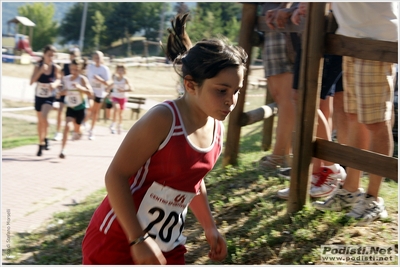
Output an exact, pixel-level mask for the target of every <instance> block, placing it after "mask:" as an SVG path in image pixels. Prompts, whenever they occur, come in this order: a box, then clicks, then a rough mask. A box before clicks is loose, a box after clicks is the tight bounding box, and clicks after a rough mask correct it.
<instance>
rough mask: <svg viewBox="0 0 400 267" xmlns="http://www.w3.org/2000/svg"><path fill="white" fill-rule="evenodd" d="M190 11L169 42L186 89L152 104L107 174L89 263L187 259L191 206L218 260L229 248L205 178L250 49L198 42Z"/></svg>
mask: <svg viewBox="0 0 400 267" xmlns="http://www.w3.org/2000/svg"><path fill="white" fill-rule="evenodd" d="M187 15H188V14H185V15H184V16H183V18H180V17H177V18H176V22H175V25H177V24H180V27H176V28H175V29H176V31H175V32H176V34H174V32H173V31H171V32H170V36H169V39H168V44H167V49H166V50H167V51H166V53H167V56H168V58H169V59H170V60H172V61H174V66H175V69H176V70H177V72H178V74H179V75H181V77H182V78H183V79H184V82H183V83H184V86H185V93H184V95H183V96H182V97H180V98H178V99H175V100H173V101H165V102H163V103H161V104H158V105H156V106H155V107H153V108H152V109H150V110H149V111H148V112H147V113H146V114H145V115H144V116H143V117H142V118H140V119H139V120H138V121H137V122H136V123H135V124H134V125H133V126H132V128H131V129H130V130H129V132H128V133H127V135H126V137H125V139H124V141H123V142H122V144H121V146H120V147H119V149H118V151H117V153H116V155H115V157H114V159H113V160H112V162H111V164H110V166H109V168H108V170H107V173H106V175H105V183H106V188H107V192H108V195H107V196H106V198H105V199H104V200H103V202H102V203H101V204H100V206H99V207H98V208H97V210H96V211H95V212H94V214H93V217H92V219H91V221H90V223H89V226H88V229H87V231H86V234H85V237H84V240H83V244H82V252H83V264H104V265H105V264H124V265H128V264H184V263H185V257H184V254H185V252H186V248H185V241H186V237H185V236H184V235H183V233H182V232H183V229H184V225H185V216H186V212H187V208H188V207H189V208H190V209H191V210H192V212H193V214H194V216H195V217H196V218H197V220H198V221H199V223H200V225H201V226H202V228H203V229H204V232H205V236H206V239H207V242H208V244H209V245H210V251H209V254H208V256H209V257H210V259H211V260H215V261H221V260H223V259H224V258H225V257H226V255H227V245H226V242H225V239H224V238H223V236H222V235H221V234H220V232H219V231H218V229H217V227H216V225H215V222H214V219H213V217H212V215H211V211H210V207H209V204H208V200H207V193H206V187H205V183H204V177H205V176H206V175H207V173H208V172H209V171H210V170H211V169H212V168H213V166H214V165H215V163H216V161H217V159H218V157H219V155H220V154H221V151H222V141H223V140H222V139H223V124H222V121H223V120H225V118H226V117H227V116H228V115H229V114H230V112H231V111H232V110H233V108H234V107H235V105H236V103H237V99H238V95H239V90H240V88H242V86H243V77H244V72H245V64H246V60H247V54H246V52H245V51H244V50H243V49H242V48H241V47H237V46H232V45H229V44H227V43H226V42H224V41H221V40H220V39H210V40H202V41H200V42H198V43H197V44H195V45H194V46H193V47H192V44H191V42H190V39H189V38H188V36H187V34H186V33H185V31H184V25H185V20H186V18H187ZM182 44H183V45H182ZM178 67H179V69H178Z"/></svg>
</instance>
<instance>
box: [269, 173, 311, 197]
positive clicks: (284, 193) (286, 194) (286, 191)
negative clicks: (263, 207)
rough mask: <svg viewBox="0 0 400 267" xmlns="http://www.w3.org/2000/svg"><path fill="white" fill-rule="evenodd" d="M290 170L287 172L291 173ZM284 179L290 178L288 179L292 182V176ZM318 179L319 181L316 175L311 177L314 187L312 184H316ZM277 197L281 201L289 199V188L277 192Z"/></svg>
mask: <svg viewBox="0 0 400 267" xmlns="http://www.w3.org/2000/svg"><path fill="white" fill-rule="evenodd" d="M288 169H289V170H286V171H289V172H290V168H288ZM278 176H279V173H278ZM282 177H284V178H286V177H288V178H286V179H289V180H290V174H289V176H284V175H282ZM317 179H318V177H317V176H316V175H315V174H313V175H312V176H311V186H312V183H315V182H316V180H317ZM276 195H277V196H278V197H279V198H281V199H289V187H288V188H285V189H281V190H279V191H278V192H276ZM310 196H311V188H310Z"/></svg>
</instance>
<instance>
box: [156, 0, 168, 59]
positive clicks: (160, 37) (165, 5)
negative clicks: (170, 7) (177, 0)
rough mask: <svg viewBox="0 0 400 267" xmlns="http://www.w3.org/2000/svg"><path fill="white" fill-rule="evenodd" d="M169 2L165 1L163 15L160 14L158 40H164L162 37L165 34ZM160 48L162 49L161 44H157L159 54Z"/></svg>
mask: <svg viewBox="0 0 400 267" xmlns="http://www.w3.org/2000/svg"><path fill="white" fill-rule="evenodd" d="M167 4H168V3H166V2H164V3H163V6H162V10H161V15H160V31H159V32H158V41H160V42H161V41H162V37H163V34H164V20H165V11H166V8H167ZM160 49H161V46H160V45H158V46H157V55H159V54H160Z"/></svg>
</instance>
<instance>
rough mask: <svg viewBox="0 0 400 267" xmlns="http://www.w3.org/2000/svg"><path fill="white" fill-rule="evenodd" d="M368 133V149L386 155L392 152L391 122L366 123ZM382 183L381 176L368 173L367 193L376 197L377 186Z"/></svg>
mask: <svg viewBox="0 0 400 267" xmlns="http://www.w3.org/2000/svg"><path fill="white" fill-rule="evenodd" d="M365 126H366V128H367V129H368V132H369V133H370V137H371V138H370V145H369V150H370V151H373V152H376V153H379V154H383V155H386V156H389V155H392V154H393V136H392V130H391V122H390V121H384V122H378V123H373V124H366V125H365ZM381 183H382V176H379V175H376V174H371V173H370V174H369V184H368V189H367V194H370V195H372V196H374V197H375V198H377V197H378V193H379V188H380V186H381Z"/></svg>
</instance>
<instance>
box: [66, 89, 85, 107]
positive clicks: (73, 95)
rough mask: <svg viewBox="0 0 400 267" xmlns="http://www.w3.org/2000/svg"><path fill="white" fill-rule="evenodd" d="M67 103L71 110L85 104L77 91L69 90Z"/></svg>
mask: <svg viewBox="0 0 400 267" xmlns="http://www.w3.org/2000/svg"><path fill="white" fill-rule="evenodd" d="M65 101H66V103H67V106H68V107H70V108H74V107H76V106H79V105H80V104H82V103H83V101H82V95H81V93H80V92H79V91H77V90H68V92H67V95H66V97H65Z"/></svg>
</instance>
